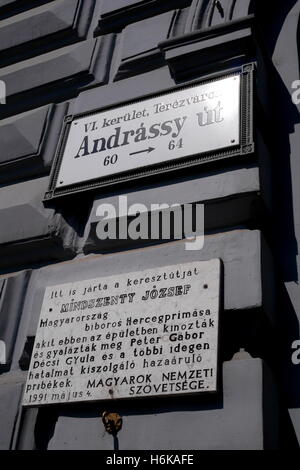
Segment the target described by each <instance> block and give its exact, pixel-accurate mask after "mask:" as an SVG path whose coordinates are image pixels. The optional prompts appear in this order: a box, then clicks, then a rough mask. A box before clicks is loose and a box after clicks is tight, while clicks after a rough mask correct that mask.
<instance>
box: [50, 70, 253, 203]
mask: <svg viewBox="0 0 300 470" xmlns="http://www.w3.org/2000/svg"><path fill="white" fill-rule="evenodd" d="M251 71H252V69H251ZM250 73H251V72H248V73H243V74H240V73H234V74H231V75H229V76H226V77H225V78H218V79H214V80H211V81H207V82H202V83H198V84H194V85H192V86H188V87H178V88H176V89H175V90H173V91H169V92H166V93H164V94H161V95H158V96H154V97H152V98H148V99H143V100H140V101H137V102H135V103H128V104H126V105H123V106H119V107H115V108H113V109H111V108H110V109H104V110H100V111H98V112H94V113H88V114H84V115H77V116H68V117H67V118H66V123H65V128H64V131H63V136H62V139H61V143H60V146H59V151H58V155H57V157H56V161H55V164H54V169H53V171H52V175H51V180H50V181H51V182H50V187H49V191H48V193H47V194H46V196H45V198H48V199H51V198H52V197H56V196H58V195H60V194H66V193H70V192H74V191H79V190H82V189H92V188H93V187H98V186H102V185H106V184H111V183H113V182H117V181H118V182H119V181H122V180H126V179H132V178H136V177H141V176H145V175H147V174H150V173H153V172H154V173H156V172H160V171H167V170H169V169H172V168H174V167H176V168H177V167H181V166H187V165H188V166H190V165H193V164H196V163H200V162H202V161H206V162H207V161H208V160H209V159H216V158H225V157H228V156H231V155H232V156H233V155H237V154H241V153H244V148H245V146H248V151H247V152H248V153H249V149H250V147H251V144H252V132H251V123H250V119H251V113H250V111H251V109H252V107H251V101H250V99H249V96H251V94H252V92H251V90H252V88H251V86H250V85H251V83H252V81H251V80H250V79H249V76H250V75H249V74H250ZM246 100H247V102H246ZM249 145H250V147H249ZM247 152H246V153H247ZM196 157H197V158H196Z"/></svg>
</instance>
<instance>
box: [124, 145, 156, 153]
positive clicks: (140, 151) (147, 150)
mask: <svg viewBox="0 0 300 470" xmlns="http://www.w3.org/2000/svg"><path fill="white" fill-rule="evenodd" d="M153 150H155V148H154V147H149V148H148V149H145V150H139V151H138V152H132V153H130V154H129V155H138V154H139V153H145V152H147V153H150V152H153Z"/></svg>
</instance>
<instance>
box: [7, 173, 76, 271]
mask: <svg viewBox="0 0 300 470" xmlns="http://www.w3.org/2000/svg"><path fill="white" fill-rule="evenodd" d="M47 183H48V178H47V177H46V178H45V177H43V178H38V179H35V180H32V181H26V182H22V183H19V184H14V185H11V186H4V187H2V188H0V217H1V227H2V228H1V229H0V259H1V262H0V265H1V267H2V268H4V267H8V266H14V268H16V266H20V265H22V263H27V262H30V263H34V262H42V261H43V260H47V259H48V260H49V259H62V258H63V259H65V258H69V257H72V256H73V253H74V239H75V232H74V230H73V229H72V228H71V227H70V226H69V225H68V224H67V223H66V221H65V220H64V218H63V217H62V216H61V215H60V214H59V213H56V212H55V211H54V209H45V208H44V206H43V204H42V196H43V194H44V192H45V190H46V187H47ZM4 227H5V230H4Z"/></svg>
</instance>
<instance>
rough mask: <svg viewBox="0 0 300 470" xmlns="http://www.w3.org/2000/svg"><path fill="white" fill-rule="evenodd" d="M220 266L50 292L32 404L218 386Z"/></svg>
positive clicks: (33, 372) (29, 393) (199, 264)
mask: <svg viewBox="0 0 300 470" xmlns="http://www.w3.org/2000/svg"><path fill="white" fill-rule="evenodd" d="M219 303H220V260H218V259H213V260H210V261H195V262H193V263H184V264H176V265H174V266H165V267H162V268H156V269H147V270H143V271H138V272H132V273H126V274H120V275H114V276H110V277H99V278H98V279H90V280H86V281H80V282H74V283H68V284H62V285H58V286H51V287H48V288H47V289H46V291H45V296H44V301H43V305H42V310H41V315H40V319H39V325H38V329H37V334H36V339H35V344H34V349H33V353H32V358H31V363H30V369H29V372H28V378H27V383H26V386H25V391H24V397H23V404H24V405H25V406H36V405H43V404H50V403H63V402H78V401H90V400H107V399H120V398H134V397H150V396H154V395H155V396H164V395H174V394H189V393H199V392H214V391H216V390H217V355H218V318H219Z"/></svg>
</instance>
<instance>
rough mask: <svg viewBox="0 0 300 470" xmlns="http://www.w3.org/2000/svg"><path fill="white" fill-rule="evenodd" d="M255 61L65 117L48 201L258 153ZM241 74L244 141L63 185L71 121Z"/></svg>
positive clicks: (242, 134)
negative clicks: (255, 110) (61, 171)
mask: <svg viewBox="0 0 300 470" xmlns="http://www.w3.org/2000/svg"><path fill="white" fill-rule="evenodd" d="M254 68H255V65H254V63H250V64H247V65H244V66H242V67H239V68H237V69H233V70H230V71H228V73H224V72H223V73H219V74H216V75H214V76H213V77H210V78H207V79H202V80H197V81H193V82H190V83H188V84H185V85H184V86H176V87H172V88H169V89H167V90H163V91H161V92H160V93H157V94H149V95H144V96H142V97H140V98H138V99H136V100H131V101H124V102H120V103H118V104H114V105H113V106H107V107H103V108H98V109H94V110H91V111H89V112H85V113H80V114H76V115H68V116H66V117H65V119H64V125H63V128H62V131H61V135H60V139H59V143H58V147H57V152H56V156H55V159H54V163H53V166H52V171H51V174H50V183H49V187H48V190H47V192H46V194H45V196H44V202H46V201H50V200H52V199H55V198H61V197H63V196H67V195H71V194H76V193H80V192H83V191H91V190H95V189H98V188H102V187H109V186H112V185H115V184H118V183H124V182H127V181H132V180H136V179H139V178H144V177H147V176H152V175H157V174H163V173H166V172H169V171H174V170H177V169H182V168H188V167H193V166H195V165H200V164H204V163H208V162H213V161H218V160H221V159H227V158H231V157H237V156H244V155H249V154H251V153H253V152H254V140H253V87H254V85H253V82H254V77H253V76H254ZM236 75H239V76H240V141H239V144H238V145H235V146H230V147H225V148H222V149H219V150H217V151H216V150H214V151H210V152H203V153H197V154H193V155H186V156H184V157H182V158H174V159H173V160H172V159H169V160H168V161H164V162H162V163H159V164H157V163H156V164H150V165H149V164H148V165H145V166H142V167H141V168H138V169H137V168H135V169H133V170H129V171H124V172H122V173H117V174H116V175H110V176H104V177H97V178H95V179H90V180H88V181H84V182H79V183H76V184H72V185H69V186H64V187H59V186H58V176H59V172H60V168H61V165H62V161H63V157H64V151H65V148H66V145H67V141H68V136H69V132H70V127H71V123H72V122H73V121H74V120H76V119H80V118H83V117H89V116H93V115H95V114H98V113H102V112H105V111H111V110H115V109H118V108H120V107H123V106H126V105H133V104H138V103H141V102H143V101H145V100H147V99H151V98H158V97H160V96H165V95H167V94H170V93H174V92H176V91H182V90H185V89H189V88H193V87H196V86H199V85H205V84H209V83H213V82H216V81H218V80H220V79H225V78H229V77H234V76H236Z"/></svg>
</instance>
